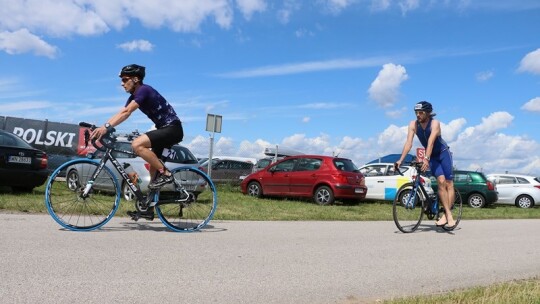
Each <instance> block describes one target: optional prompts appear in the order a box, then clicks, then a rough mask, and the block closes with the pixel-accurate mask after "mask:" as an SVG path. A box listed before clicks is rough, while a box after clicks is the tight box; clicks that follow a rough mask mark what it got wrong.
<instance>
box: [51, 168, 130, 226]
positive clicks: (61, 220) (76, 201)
mask: <svg viewBox="0 0 540 304" xmlns="http://www.w3.org/2000/svg"><path fill="white" fill-rule="evenodd" d="M98 166H99V163H98V162H96V161H93V160H90V159H77V160H73V161H70V162H67V163H65V164H63V165H61V166H60V167H58V168H57V169H56V170H55V171H54V172H53V173H52V174H51V176H50V177H49V180H48V181H47V186H46V189H45V205H46V206H47V210H48V211H49V214H50V215H51V216H52V218H53V219H54V220H55V221H56V222H57V223H58V224H60V225H61V226H63V227H64V228H67V229H69V230H74V231H89V230H94V229H97V228H99V227H101V226H103V225H105V224H106V223H107V222H108V221H109V220H110V219H111V218H112V217H113V216H114V214H115V213H116V211H117V210H118V207H119V205H120V186H119V185H118V182H117V180H116V178H115V177H114V175H113V173H112V171H111V170H110V169H109V168H107V167H103V170H102V171H101V172H100V173H99V175H98V177H97V178H96V180H95V181H93V183H92V182H91V183H89V182H88V181H89V179H90V178H91V177H92V175H93V174H94V172H95V171H96V169H97V168H98ZM85 192H87V195H84V193H85Z"/></svg>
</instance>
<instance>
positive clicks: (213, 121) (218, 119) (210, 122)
mask: <svg viewBox="0 0 540 304" xmlns="http://www.w3.org/2000/svg"><path fill="white" fill-rule="evenodd" d="M222 121H223V116H221V115H215V114H208V115H207V116H206V131H208V132H212V134H210V152H209V153H208V168H207V173H208V176H209V177H210V178H212V163H213V162H212V158H213V154H214V133H216V132H217V133H221V123H222Z"/></svg>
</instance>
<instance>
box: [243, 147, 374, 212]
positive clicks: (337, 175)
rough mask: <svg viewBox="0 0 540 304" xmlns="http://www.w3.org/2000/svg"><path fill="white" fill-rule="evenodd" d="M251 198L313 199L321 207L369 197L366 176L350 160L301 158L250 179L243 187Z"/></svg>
mask: <svg viewBox="0 0 540 304" xmlns="http://www.w3.org/2000/svg"><path fill="white" fill-rule="evenodd" d="M240 186H241V188H242V193H244V194H248V195H251V196H256V197H262V196H286V197H311V198H313V201H315V203H317V204H320V205H328V204H332V203H333V202H334V200H335V199H338V200H354V201H360V200H363V199H364V198H365V197H366V193H367V187H366V185H365V180H364V175H362V173H360V171H359V170H358V168H357V167H356V166H355V165H354V163H353V162H352V161H351V160H350V159H346V158H339V157H331V156H322V155H297V156H290V157H286V158H284V159H282V160H280V161H278V162H276V163H274V164H272V165H270V166H268V167H266V168H264V169H263V170H260V171H258V172H255V173H252V174H250V175H248V176H247V177H246V178H245V179H244V180H243V181H242V183H241V184H240Z"/></svg>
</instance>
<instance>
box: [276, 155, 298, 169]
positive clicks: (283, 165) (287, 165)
mask: <svg viewBox="0 0 540 304" xmlns="http://www.w3.org/2000/svg"><path fill="white" fill-rule="evenodd" d="M296 161H297V159H296V158H294V159H288V160H285V161H282V162H280V163H278V164H276V165H274V166H272V167H271V169H272V170H273V171H281V172H290V171H292V170H293V168H294V165H295V164H296Z"/></svg>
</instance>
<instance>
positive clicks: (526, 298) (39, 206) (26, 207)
mask: <svg viewBox="0 0 540 304" xmlns="http://www.w3.org/2000/svg"><path fill="white" fill-rule="evenodd" d="M44 196H45V187H44V186H41V187H39V188H36V189H34V191H33V192H32V193H13V192H11V190H10V189H9V188H6V187H0V210H3V211H13V212H31V213H46V212H47V209H46V207H45V203H44ZM128 210H133V203H132V202H127V201H122V203H121V205H120V210H119V213H118V215H121V216H125V214H126V211H128ZM463 218H464V219H471V220H472V219H540V208H539V207H535V208H532V209H520V208H517V207H515V206H506V205H494V206H490V207H487V208H482V209H473V208H469V207H467V206H464V208H463ZM214 219H216V220H251V221H391V220H392V204H391V202H387V201H378V202H369V201H366V202H361V203H358V204H345V203H341V202H337V203H336V204H334V205H331V206H319V205H316V204H314V203H312V202H311V201H310V200H308V199H305V200H301V199H282V198H262V199H257V198H254V197H249V196H245V195H243V194H242V193H240V190H239V188H238V187H234V186H219V187H218V209H217V211H216V213H215V216H214ZM347 303H357V302H355V301H354V299H350V301H347ZM360 303H365V301H361V302H360ZM376 303H389V304H409V303H410V304H412V303H425V304H431V303H449V304H450V303H473V304H476V303H478V304H480V303H496V304H498V303H500V304H502V303H540V279H539V278H535V279H532V280H525V281H513V282H509V283H504V284H496V285H492V286H488V287H477V288H471V289H467V290H462V291H454V292H449V293H445V294H441V295H428V296H418V297H409V298H403V299H394V300H388V301H377V302H376Z"/></svg>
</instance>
